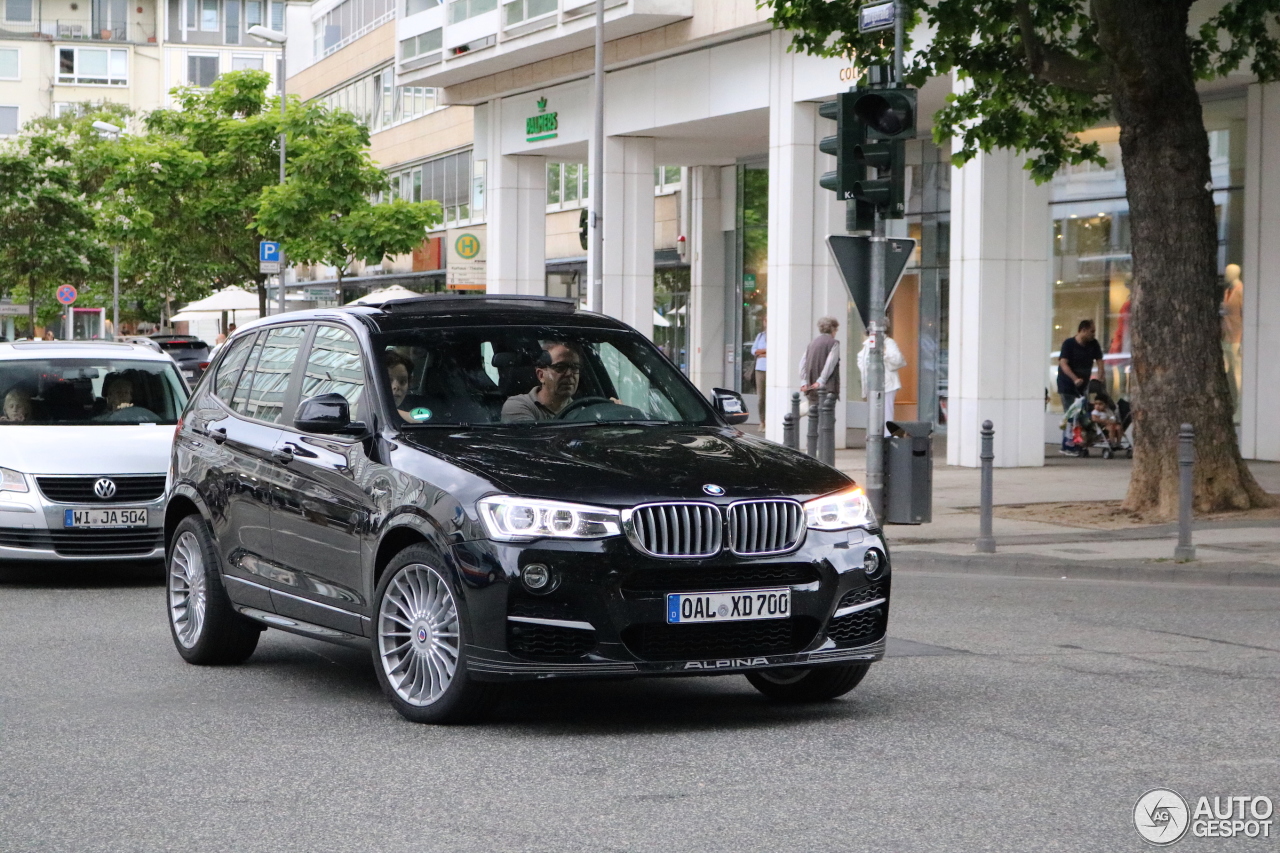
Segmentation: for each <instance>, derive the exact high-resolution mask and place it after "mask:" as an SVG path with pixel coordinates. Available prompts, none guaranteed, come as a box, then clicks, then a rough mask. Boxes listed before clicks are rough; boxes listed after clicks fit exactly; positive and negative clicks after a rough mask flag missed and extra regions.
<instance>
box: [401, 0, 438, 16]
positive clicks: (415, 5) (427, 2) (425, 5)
mask: <svg viewBox="0 0 1280 853" xmlns="http://www.w3.org/2000/svg"><path fill="white" fill-rule="evenodd" d="M439 5H440V0H405V3H404V14H405V16H406V17H407V16H409V15H416V14H418V13H419V12H425V11H427V10H428V9H434V8H435V7H437V6H439Z"/></svg>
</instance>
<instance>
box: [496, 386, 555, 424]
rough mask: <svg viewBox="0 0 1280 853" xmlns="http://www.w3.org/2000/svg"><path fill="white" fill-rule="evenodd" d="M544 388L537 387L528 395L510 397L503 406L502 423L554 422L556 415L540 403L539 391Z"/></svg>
mask: <svg viewBox="0 0 1280 853" xmlns="http://www.w3.org/2000/svg"><path fill="white" fill-rule="evenodd" d="M541 387H542V386H540V385H535V386H534V388H533V390H532V391H530V392H529V393H528V394H517V395H516V396H514V397H508V398H507V402H505V403H503V404H502V422H503V423H504V424H510V423H520V422H528V421H550V420H554V419H555V416H556V413H555V412H553V411H551V410H550V409H548V408H547V407H546V406H544V405H542V404H541V403H539V402H538V390H539V389H540V388H541Z"/></svg>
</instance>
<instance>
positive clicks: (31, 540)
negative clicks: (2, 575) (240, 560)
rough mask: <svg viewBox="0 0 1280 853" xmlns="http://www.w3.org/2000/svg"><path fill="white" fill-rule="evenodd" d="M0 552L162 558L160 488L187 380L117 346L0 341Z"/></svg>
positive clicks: (166, 363) (32, 556) (159, 359)
mask: <svg viewBox="0 0 1280 853" xmlns="http://www.w3.org/2000/svg"><path fill="white" fill-rule="evenodd" d="M0 395H3V396H2V398H0V559H4V560H124V559H128V560H148V559H162V558H163V557H164V537H163V532H164V492H165V479H166V475H167V472H168V469H169V449H170V446H171V444H172V442H173V429H174V425H175V424H177V422H178V418H179V416H180V415H181V413H182V409H183V406H184V405H185V404H186V401H187V389H186V385H185V384H184V383H183V381H182V378H181V377H180V376H179V375H178V369H177V367H176V366H175V365H174V363H173V360H172V359H171V358H169V357H168V356H167V355H165V354H163V353H158V352H155V351H153V350H151V349H148V348H146V347H141V346H136V345H133V344H126V343H110V342H75V341H71V342H68V341H53V342H44V341H19V342H17V343H0Z"/></svg>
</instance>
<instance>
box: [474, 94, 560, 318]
mask: <svg viewBox="0 0 1280 853" xmlns="http://www.w3.org/2000/svg"><path fill="white" fill-rule="evenodd" d="M487 106H488V109H489V115H488V117H487V122H485V123H484V124H483V125H482V127H483V130H484V131H485V132H486V133H488V134H489V138H488V139H487V142H488V147H487V150H488V156H489V161H488V174H487V175H486V178H485V180H486V183H487V188H486V193H487V196H488V197H487V199H486V204H487V205H488V210H487V211H486V218H487V220H488V225H487V228H486V237H487V242H488V246H486V247H485V249H486V251H485V257H486V259H487V264H486V267H487V269H486V276H485V278H486V281H487V284H488V292H489V293H518V294H521V295H525V296H542V295H544V294H545V293H546V292H547V236H546V235H547V159H546V158H545V157H537V156H530V155H518V156H512V155H503V154H501V151H502V137H501V128H502V121H501V118H502V102H501V101H490V102H489V104H488V105H487Z"/></svg>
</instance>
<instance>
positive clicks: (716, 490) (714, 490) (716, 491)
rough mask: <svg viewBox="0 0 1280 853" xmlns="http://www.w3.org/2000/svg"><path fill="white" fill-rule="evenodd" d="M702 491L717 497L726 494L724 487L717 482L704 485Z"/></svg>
mask: <svg viewBox="0 0 1280 853" xmlns="http://www.w3.org/2000/svg"><path fill="white" fill-rule="evenodd" d="M702 491H704V492H706V493H707V494H709V495H711V496H712V497H716V498H718V497H720V496H721V495H723V494H724V489H723V488H722V487H720V486H717V485H716V484H715V483H707V484H706V485H705V486H703V487H702Z"/></svg>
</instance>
